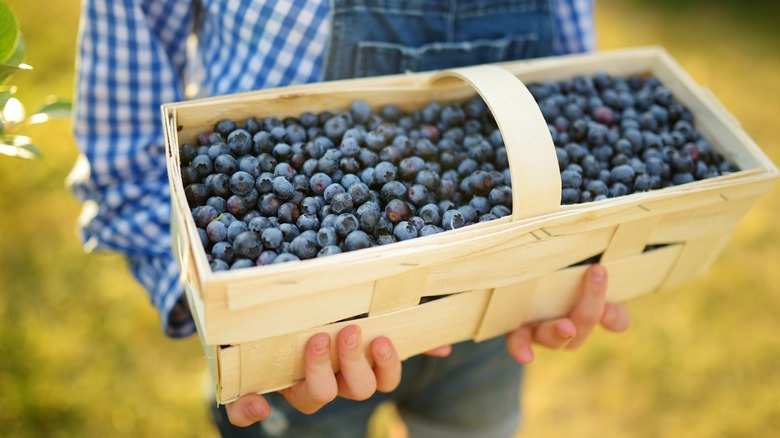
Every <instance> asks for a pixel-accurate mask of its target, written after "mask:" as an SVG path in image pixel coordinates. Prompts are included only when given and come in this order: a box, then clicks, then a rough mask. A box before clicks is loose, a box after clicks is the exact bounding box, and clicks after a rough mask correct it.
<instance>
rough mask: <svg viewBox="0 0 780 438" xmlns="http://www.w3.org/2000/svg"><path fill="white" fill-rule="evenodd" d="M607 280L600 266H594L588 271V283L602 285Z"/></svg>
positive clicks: (605, 273)
mask: <svg viewBox="0 0 780 438" xmlns="http://www.w3.org/2000/svg"><path fill="white" fill-rule="evenodd" d="M606 279H607V272H606V271H605V270H604V268H602V267H601V266H594V267H593V268H591V270H590V281H592V282H594V283H603V282H604V281H606Z"/></svg>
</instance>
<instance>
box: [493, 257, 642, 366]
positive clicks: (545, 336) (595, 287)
mask: <svg viewBox="0 0 780 438" xmlns="http://www.w3.org/2000/svg"><path fill="white" fill-rule="evenodd" d="M606 292H607V272H606V270H605V269H604V267H603V266H601V265H598V264H596V265H593V266H591V267H590V268H588V270H587V271H585V276H584V277H583V279H582V283H581V284H580V292H579V293H580V296H579V300H578V301H577V304H576V305H575V306H574V308H573V309H572V311H571V312H570V313H569V315H568V316H567V317H564V318H559V319H554V320H549V321H544V322H541V323H538V324H528V325H524V326H522V327H520V328H518V329H517V330H515V331H513V332H511V333H509V334H508V335H507V336H506V345H507V350H509V354H511V355H512V357H514V358H515V360H517V361H518V362H520V363H522V364H528V363H531V362H532V361H533V360H534V354H533V348H532V344H534V343H537V344H540V345H543V346H545V347H548V348H553V349H558V348H563V347H565V348H570V349H574V348H577V347H579V346H580V345H582V343H583V342H584V341H585V339H586V338H587V337H588V335H589V334H590V332H591V330H593V328H594V327H595V326H596V324H598V323H601V325H602V326H603V327H604V328H605V329H607V330H610V331H613V332H622V331H625V330H626V329H628V326H629V325H630V318H629V315H628V311H627V310H626V308H625V307H624V306H623V305H622V304H612V303H607V302H606V300H605V295H606Z"/></svg>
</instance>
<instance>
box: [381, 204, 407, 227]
mask: <svg viewBox="0 0 780 438" xmlns="http://www.w3.org/2000/svg"><path fill="white" fill-rule="evenodd" d="M385 214H386V215H387V219H388V220H390V222H391V223H393V224H398V223H399V222H402V221H405V220H407V219H409V217H411V215H412V211H411V209H410V208H409V204H407V203H406V202H405V201H403V200H401V199H391V200H390V201H389V202H388V203H387V205H386V206H385Z"/></svg>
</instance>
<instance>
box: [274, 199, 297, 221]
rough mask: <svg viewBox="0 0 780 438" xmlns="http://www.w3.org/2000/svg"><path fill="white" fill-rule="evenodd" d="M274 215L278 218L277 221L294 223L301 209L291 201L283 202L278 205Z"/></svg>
mask: <svg viewBox="0 0 780 438" xmlns="http://www.w3.org/2000/svg"><path fill="white" fill-rule="evenodd" d="M276 215H277V217H278V218H279V223H290V224H294V223H296V222H297V221H298V217H299V216H300V215H301V211H300V210H299V209H298V206H297V205H295V204H293V203H292V202H285V203H283V204H281V205H280V206H279V210H278V211H277V213H276Z"/></svg>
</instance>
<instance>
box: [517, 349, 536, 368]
mask: <svg viewBox="0 0 780 438" xmlns="http://www.w3.org/2000/svg"><path fill="white" fill-rule="evenodd" d="M517 361H518V362H520V363H521V364H524V365H527V364H529V363H531V362H533V361H534V352H533V351H531V349H530V348H523V349H521V350H520V351H519V352H518V353H517Z"/></svg>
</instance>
